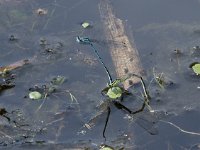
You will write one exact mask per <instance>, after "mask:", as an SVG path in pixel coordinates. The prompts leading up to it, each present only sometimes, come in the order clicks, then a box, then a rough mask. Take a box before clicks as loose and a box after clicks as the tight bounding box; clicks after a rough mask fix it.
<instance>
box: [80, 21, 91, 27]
mask: <svg viewBox="0 0 200 150" xmlns="http://www.w3.org/2000/svg"><path fill="white" fill-rule="evenodd" d="M81 26H82V27H83V28H84V29H86V28H88V27H89V26H90V24H89V23H88V22H83V23H82V24H81Z"/></svg>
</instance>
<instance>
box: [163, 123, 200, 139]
mask: <svg viewBox="0 0 200 150" xmlns="http://www.w3.org/2000/svg"><path fill="white" fill-rule="evenodd" d="M160 122H163V123H167V124H169V125H171V126H173V127H175V128H177V129H178V130H179V131H180V132H183V133H186V134H190V135H198V136H200V133H198V132H192V131H187V130H184V129H182V128H181V127H179V126H177V125H176V124H174V123H172V122H170V121H164V120H160Z"/></svg>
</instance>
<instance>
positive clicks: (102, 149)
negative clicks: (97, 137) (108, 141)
mask: <svg viewBox="0 0 200 150" xmlns="http://www.w3.org/2000/svg"><path fill="white" fill-rule="evenodd" d="M100 150H114V148H112V147H110V146H107V145H105V146H103V147H102V148H101V149H100Z"/></svg>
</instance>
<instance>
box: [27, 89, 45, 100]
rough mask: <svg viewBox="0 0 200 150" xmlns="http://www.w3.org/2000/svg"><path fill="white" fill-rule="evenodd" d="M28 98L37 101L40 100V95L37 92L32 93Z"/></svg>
mask: <svg viewBox="0 0 200 150" xmlns="http://www.w3.org/2000/svg"><path fill="white" fill-rule="evenodd" d="M29 98H30V99H33V100H39V99H41V98H42V94H41V93H40V92H38V91H33V92H30V93H29Z"/></svg>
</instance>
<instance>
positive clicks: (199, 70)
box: [191, 63, 200, 75]
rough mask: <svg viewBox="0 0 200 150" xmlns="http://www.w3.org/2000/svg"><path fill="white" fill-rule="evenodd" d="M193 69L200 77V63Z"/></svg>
mask: <svg viewBox="0 0 200 150" xmlns="http://www.w3.org/2000/svg"><path fill="white" fill-rule="evenodd" d="M191 68H192V69H193V71H194V72H195V73H196V74H197V75H200V63H194V64H193V65H192V66H191Z"/></svg>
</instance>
